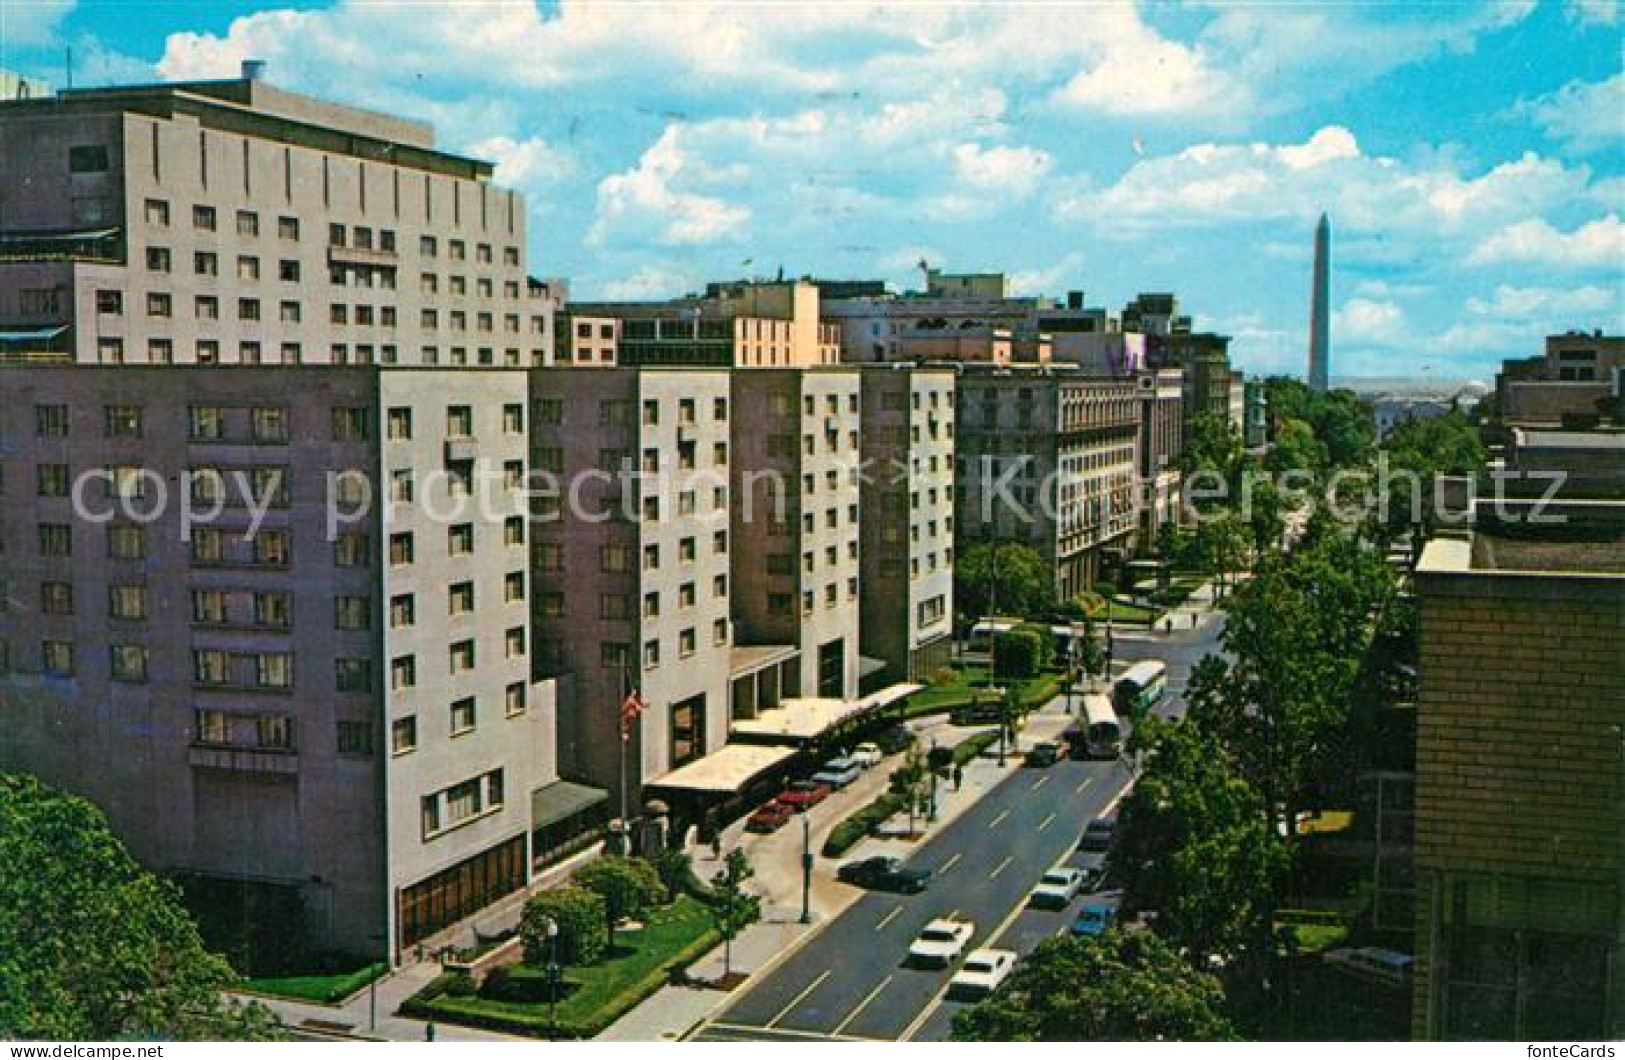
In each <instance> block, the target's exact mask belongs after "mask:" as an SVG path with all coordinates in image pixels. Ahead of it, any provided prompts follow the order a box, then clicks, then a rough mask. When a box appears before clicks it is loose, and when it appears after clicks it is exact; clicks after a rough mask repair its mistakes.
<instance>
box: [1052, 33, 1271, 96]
mask: <svg viewBox="0 0 1625 1060" xmlns="http://www.w3.org/2000/svg"><path fill="white" fill-rule="evenodd" d="M1093 10H1094V11H1096V12H1100V13H1101V14H1102V15H1103V16H1105V17H1106V18H1111V16H1112V14H1113V13H1115V14H1118V15H1121V14H1122V9H1120V8H1119V9H1112V8H1104V9H1103V8H1101V7H1098V6H1097V7H1095V8H1094V9H1093ZM1116 28H1117V30H1118V32H1116V33H1114V34H1112V36H1111V38H1110V39H1109V41H1108V42H1107V43H1106V46H1105V47H1104V49H1103V52H1104V54H1102V55H1101V56H1100V57H1099V59H1098V61H1096V62H1095V63H1093V65H1091V66H1089V67H1087V68H1086V69H1083V70H1080V71H1079V72H1078V73H1077V74H1076V75H1075V76H1074V77H1072V79H1071V80H1069V81H1068V82H1067V83H1066V84H1065V85H1063V86H1062V87H1061V88H1060V89H1059V90H1058V91H1057V92H1056V93H1055V101H1056V102H1057V103H1058V104H1060V105H1062V106H1065V107H1072V108H1077V109H1081V110H1092V111H1099V112H1102V113H1105V114H1111V115H1116V116H1119V117H1141V116H1153V115H1167V114H1184V115H1192V114H1198V115H1199V114H1212V113H1235V112H1237V111H1245V110H1247V109H1250V107H1251V105H1252V102H1253V101H1252V95H1251V93H1250V92H1249V91H1248V89H1247V86H1246V85H1245V84H1243V83H1240V82H1237V81H1236V80H1235V79H1234V78H1232V77H1231V75H1230V73H1229V71H1228V70H1227V69H1226V67H1225V66H1224V65H1222V64H1215V63H1213V62H1211V61H1210V60H1209V59H1208V58H1207V57H1206V56H1204V55H1203V54H1202V53H1201V51H1200V50H1199V49H1197V48H1192V47H1188V46H1186V45H1184V44H1181V43H1179V42H1177V41H1172V40H1168V39H1166V38H1163V37H1161V36H1159V35H1157V33H1156V32H1155V31H1153V30H1151V29H1150V28H1149V27H1148V26H1146V25H1145V24H1144V23H1142V22H1141V21H1140V20H1139V18H1138V16H1135V17H1134V18H1132V19H1129V20H1121V21H1120V22H1119V23H1118V25H1117V27H1116Z"/></svg>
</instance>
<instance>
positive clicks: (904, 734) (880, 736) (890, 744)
mask: <svg viewBox="0 0 1625 1060" xmlns="http://www.w3.org/2000/svg"><path fill="white" fill-rule="evenodd" d="M874 743H875V745H876V746H878V747H879V748H880V749H881V750H882V751H884V752H886V753H887V754H889V755H894V754H896V753H897V752H899V751H906V750H908V749H909V748H910V747H913V746H914V734H913V733H912V732H910V731H909V730H908V726H906V725H893V726H892V727H891V728H889V729H886V730H885V731H883V732H880V733H877V734H876V735H875V738H874Z"/></svg>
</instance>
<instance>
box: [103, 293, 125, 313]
mask: <svg viewBox="0 0 1625 1060" xmlns="http://www.w3.org/2000/svg"><path fill="white" fill-rule="evenodd" d="M96 312H98V313H106V314H107V315H109V316H120V315H122V314H123V312H124V292H122V291H97V292H96Z"/></svg>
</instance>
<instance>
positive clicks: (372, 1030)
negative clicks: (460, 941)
mask: <svg viewBox="0 0 1625 1060" xmlns="http://www.w3.org/2000/svg"><path fill="white" fill-rule="evenodd" d="M439 974H440V966H439V965H438V964H435V963H434V962H433V961H424V962H422V963H420V964H408V965H403V966H402V967H400V968H397V969H396V970H395V971H394V972H392V973H390V974H389V975H386V976H384V977H383V978H382V979H379V980H378V981H377V982H376V983H374V984H373V986H372V987H369V988H367V989H364V990H361V991H360V992H358V993H357V994H356V995H355V996H354V997H351V998H350V999H349V1000H348V1001H346V1002H345V1003H344V1004H343V1005H320V1004H317V1003H315V1002H311V1001H290V1000H287V999H285V998H279V997H265V996H263V995H259V994H254V995H247V994H238V995H234V996H236V997H238V998H239V999H248V998H250V997H251V998H252V999H253V1000H255V1001H258V1002H259V1003H261V1004H262V1005H264V1006H265V1007H266V1008H268V1009H270V1010H271V1011H272V1012H275V1013H276V1014H277V1015H278V1016H280V1017H281V1018H282V1022H284V1023H286V1024H287V1025H288V1029H289V1030H291V1031H293V1032H295V1033H298V1032H299V1031H300V1030H302V1029H303V1030H309V1031H311V1032H314V1033H316V1034H324V1035H328V1034H330V1035H335V1036H343V1037H351V1038H362V1039H366V1040H369V1041H391V1042H421V1041H426V1040H427V1039H428V1033H429V1027H428V1024H427V1023H425V1022H424V1021H423V1020H416V1019H408V1018H406V1017H404V1016H397V1015H395V1010H396V1009H397V1008H399V1007H400V1006H401V1002H403V1001H405V1000H406V999H407V998H409V997H411V996H412V995H413V994H415V993H417V992H418V991H419V990H422V989H423V988H424V987H425V986H427V985H428V984H429V982H430V980H432V979H434V977H435V976H437V975H439ZM374 990H376V993H377V997H376V1005H377V1007H376V1009H374V1000H375V999H374V997H373V994H374ZM374 1012H376V1014H377V1017H376V1024H375V1021H374V1015H373V1014H374ZM434 1037H435V1040H436V1041H442V1042H528V1041H534V1039H531V1038H519V1037H515V1036H513V1035H507V1034H497V1033H494V1032H492V1031H482V1030H475V1029H474V1028H472V1027H455V1026H452V1025H450V1024H446V1023H437V1024H435V1025H434Z"/></svg>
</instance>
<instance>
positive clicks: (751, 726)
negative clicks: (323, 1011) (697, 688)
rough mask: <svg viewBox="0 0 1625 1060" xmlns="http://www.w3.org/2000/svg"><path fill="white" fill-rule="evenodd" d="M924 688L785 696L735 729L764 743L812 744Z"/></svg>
mask: <svg viewBox="0 0 1625 1060" xmlns="http://www.w3.org/2000/svg"><path fill="white" fill-rule="evenodd" d="M923 687H925V686H924V685H917V684H912V683H909V682H906V681H905V682H902V683H899V684H895V685H889V686H887V687H886V688H882V689H881V690H880V691H878V692H875V693H874V694H872V695H868V696H864V697H863V698H861V699H822V698H816V697H814V698H799V699H785V700H781V701H780V702H779V705H778V706H776V707H774V708H772V709H771V710H764V711H762V712H761V713H760V714H758V715H757V716H756V717H754V718H740V719H737V720H735V721H734V723H733V732H734V735H735V736H739V737H744V738H746V739H752V740H759V741H764V742H772V743H790V744H796V745H801V744H806V743H811V742H813V741H815V740H819V739H821V738H823V737H826V736H834V735H838V734H839V733H841V732H842V731H843V730H845V729H847V728H849V727H850V726H851V725H853V724H855V723H857V722H859V721H863V720H866V719H868V718H870V717H872V716H873V715H874V714H876V713H877V712H879V711H881V710H883V709H885V708H886V707H889V706H891V705H892V704H894V703H897V702H900V701H901V700H903V699H906V698H908V697H909V696H911V695H913V694H914V693H916V692H918V691H919V690H920V689H921V688H923Z"/></svg>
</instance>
